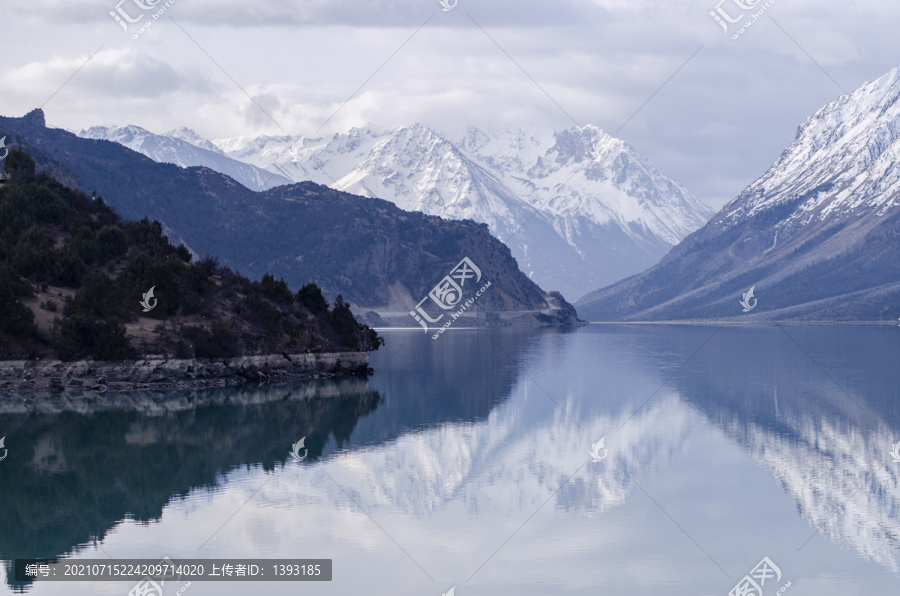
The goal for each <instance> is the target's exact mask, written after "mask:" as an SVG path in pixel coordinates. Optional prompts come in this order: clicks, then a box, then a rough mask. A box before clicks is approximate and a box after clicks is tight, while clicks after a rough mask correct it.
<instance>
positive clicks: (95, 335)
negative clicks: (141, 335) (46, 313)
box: [52, 313, 134, 360]
mask: <svg viewBox="0 0 900 596" xmlns="http://www.w3.org/2000/svg"><path fill="white" fill-rule="evenodd" d="M52 335H53V343H54V345H55V346H56V348H57V350H59V354H60V357H61V358H63V359H64V360H73V359H76V358H83V357H85V356H93V357H95V358H98V359H101V360H125V359H128V358H132V357H134V351H133V350H132V348H131V346H130V345H129V344H128V338H127V337H126V336H125V326H124V325H122V324H121V323H120V322H119V320H118V319H116V318H115V317H110V318H106V319H95V318H92V317H91V316H89V315H86V314H83V313H75V314H74V315H72V316H70V317H65V318H64V319H63V320H62V321H60V322H58V323H56V324H54V329H53V334H52Z"/></svg>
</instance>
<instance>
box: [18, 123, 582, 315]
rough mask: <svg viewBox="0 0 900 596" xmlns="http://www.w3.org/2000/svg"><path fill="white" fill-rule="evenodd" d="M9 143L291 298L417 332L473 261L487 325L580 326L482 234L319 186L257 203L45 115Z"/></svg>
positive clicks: (237, 189) (213, 175)
mask: <svg viewBox="0 0 900 596" xmlns="http://www.w3.org/2000/svg"><path fill="white" fill-rule="evenodd" d="M2 135H6V136H7V146H9V147H14V146H21V147H22V148H23V149H26V150H27V151H29V152H30V153H32V155H34V157H35V160H36V161H37V162H38V166H39V167H40V168H43V169H46V170H48V171H51V172H54V171H55V172H57V173H58V174H59V175H60V178H61V179H63V180H68V181H69V183H70V184H71V183H73V181H74V182H75V183H77V185H78V186H79V187H80V188H81V189H82V190H84V191H85V192H87V193H91V192H96V193H97V194H98V195H101V196H102V197H103V199H104V200H105V201H106V202H107V203H108V204H110V205H112V206H113V207H115V208H116V210H117V211H118V212H119V213H120V214H121V215H122V216H123V217H125V218H127V219H132V220H134V219H141V218H143V217H149V218H152V219H157V220H159V221H160V222H162V223H163V225H164V230H165V232H166V234H168V236H169V238H170V239H171V240H172V241H173V242H174V243H176V244H177V243H178V242H183V243H184V244H185V245H187V247H188V248H189V249H190V250H191V251H193V252H194V253H195V254H199V255H201V256H202V255H205V254H212V255H216V256H218V257H220V258H221V259H222V264H223V265H228V266H230V267H231V268H233V269H238V270H240V272H241V273H243V274H245V275H250V276H252V277H255V278H259V277H261V276H262V275H263V274H265V273H266V272H271V273H273V274H275V275H276V276H283V277H284V279H285V281H287V282H288V284H289V285H290V286H291V287H292V288H293V289H295V290H296V289H298V288H299V287H301V286H302V285H304V284H306V283H307V282H310V281H314V282H315V283H317V284H318V285H319V286H320V287H321V288H322V289H323V292H324V294H325V296H326V298H328V299H329V300H334V299H335V297H336V296H337V295H338V294H342V295H343V298H344V300H346V301H347V302H350V303H351V304H352V305H353V306H354V312H357V313H363V314H364V313H365V309H366V308H371V309H372V310H373V311H375V313H379V312H380V313H384V314H385V315H389V314H393V315H396V317H397V319H398V320H399V321H402V322H403V324H405V325H410V324H411V325H413V326H416V325H417V323H416V322H415V321H414V320H413V319H412V317H410V315H409V312H410V311H411V310H413V308H414V307H415V306H416V304H417V303H419V301H420V300H422V299H425V298H427V297H428V295H429V292H430V291H431V290H432V289H433V288H435V286H436V284H438V283H440V282H441V280H442V279H443V278H444V277H445V276H448V275H449V274H450V272H451V270H452V269H453V268H454V267H456V266H457V265H458V264H459V263H460V262H461V260H462V259H463V258H464V257H468V258H469V259H470V260H471V262H472V263H474V264H476V265H477V266H478V267H479V268H480V273H481V276H482V278H483V281H482V283H485V282H487V281H490V282H491V284H492V285H491V287H490V291H487V292H485V294H484V296H483V297H481V298H480V299H479V301H478V304H477V305H476V306H474V307H473V308H472V310H473V311H480V312H481V313H482V318H484V317H485V315H484V313H485V312H493V313H498V315H497V316H498V317H499V318H501V319H502V318H512V319H516V320H517V322H520V323H525V324H528V323H530V324H546V325H559V324H570V323H574V322H576V316H575V311H574V309H573V308H572V307H571V306H570V305H568V304H567V303H566V302H565V301H564V300H563V299H562V297H561V296H560V295H558V294H556V295H551V294H545V293H544V292H543V291H542V290H541V289H540V288H539V287H538V286H537V285H536V284H535V283H534V282H532V281H531V280H530V279H528V278H527V277H526V276H525V275H524V274H523V273H522V272H521V271H519V269H518V267H517V265H516V261H515V259H513V258H512V255H511V254H510V252H509V249H508V248H507V247H506V246H504V245H503V244H502V243H501V242H499V241H498V240H496V239H495V238H493V237H491V235H490V234H489V233H488V229H487V226H485V225H483V224H477V223H475V222H472V221H451V220H445V219H441V218H439V217H434V216H429V215H425V214H422V213H410V212H407V211H403V210H401V209H399V208H398V207H396V206H395V205H393V204H392V203H389V202H387V201H381V200H376V199H368V198H364V197H359V196H355V195H352V194H348V193H345V192H339V191H336V190H332V189H330V188H327V187H324V186H321V185H318V184H315V183H313V182H304V183H302V184H294V185H289V186H280V187H277V188H275V189H270V190H268V191H265V192H259V193H257V192H253V191H251V190H249V189H247V188H246V187H244V186H243V185H241V184H239V183H237V182H235V180H233V179H232V178H230V177H228V176H225V175H223V174H220V173H218V172H215V171H213V170H211V169H208V168H196V167H191V168H187V169H185V168H180V167H177V166H174V165H169V164H160V163H156V162H154V161H153V160H151V159H148V158H147V157H145V156H143V155H140V154H138V153H136V152H134V151H132V150H130V149H128V148H126V147H123V146H122V145H120V144H117V143H111V142H108V141H102V140H91V139H85V138H80V137H78V136H76V135H74V134H72V133H70V132H66V131H64V130H60V129H53V128H47V127H46V125H45V120H44V113H43V112H42V111H41V110H34V111H32V112H31V113H29V114H27V115H26V116H24V117H22V118H0V136H2ZM466 298H469V296H468V295H467V296H466ZM448 301H449V300H448ZM360 308H362V310H360ZM368 320H370V321H373V317H370V318H369V319H368ZM373 322H378V321H377V320H374V321H373Z"/></svg>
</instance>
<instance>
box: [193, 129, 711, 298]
mask: <svg viewBox="0 0 900 596" xmlns="http://www.w3.org/2000/svg"><path fill="white" fill-rule="evenodd" d="M215 143H216V144H217V146H218V147H219V148H220V149H221V150H222V151H224V152H225V154H227V155H228V156H230V157H232V158H234V159H236V160H240V161H244V162H247V163H251V164H253V165H256V166H258V167H260V168H267V169H271V168H273V167H274V168H276V169H277V170H278V171H279V172H282V173H284V174H285V175H288V176H290V177H291V178H293V179H294V180H312V181H314V182H318V183H319V184H324V185H327V186H331V187H333V188H339V189H341V190H344V191H348V192H353V193H355V194H359V195H362V196H367V197H378V198H382V199H386V200H389V201H391V202H393V203H395V204H396V205H398V206H399V207H401V208H403V209H407V210H410V211H421V212H423V213H428V214H430V215H439V216H441V217H447V218H451V219H467V218H468V219H473V220H475V221H478V222H482V223H486V224H488V226H489V228H490V230H491V233H492V234H493V235H494V236H495V237H496V238H499V239H500V240H502V241H504V242H505V243H506V244H507V245H508V246H509V247H510V249H511V250H512V253H513V256H514V257H515V258H516V260H517V261H518V263H519V265H520V267H521V268H522V270H523V271H525V272H526V273H527V274H528V275H529V277H531V278H532V279H533V280H535V281H536V282H538V283H539V284H541V285H542V286H544V287H547V288H552V289H557V290H559V291H561V292H562V293H563V294H564V295H566V296H567V297H570V298H575V297H578V296H581V295H582V294H584V293H586V292H588V291H590V290H592V289H594V288H596V287H598V286H601V285H604V284H608V283H612V282H614V281H617V280H619V279H621V278H623V277H625V276H627V275H631V274H633V273H636V272H638V271H641V270H643V269H645V268H646V267H649V266H651V265H652V264H654V263H656V262H657V261H658V260H659V259H660V258H661V257H662V256H663V255H664V254H665V253H666V252H667V251H668V250H669V249H670V248H671V247H672V246H673V245H675V244H676V243H677V242H678V241H679V240H681V239H682V238H684V236H686V235H687V234H689V233H690V232H692V231H694V230H696V229H697V228H698V227H699V226H701V225H703V223H704V222H705V221H706V220H707V219H708V218H709V217H710V216H711V215H712V213H713V212H712V210H711V209H710V208H709V207H708V206H706V205H705V204H703V203H701V202H700V201H698V200H697V199H695V198H694V197H693V196H691V195H690V193H688V192H687V191H686V190H685V189H684V188H682V187H681V186H679V185H678V184H677V183H675V182H673V181H672V180H670V179H669V178H667V177H666V176H664V175H663V174H661V173H660V172H659V171H657V170H656V169H655V168H654V167H653V166H652V165H651V164H650V163H649V162H648V161H647V160H646V159H645V158H644V157H643V156H641V155H640V154H638V153H637V152H636V151H635V150H634V149H633V148H631V147H630V146H628V145H627V144H626V143H624V142H622V141H621V140H618V139H615V138H613V137H610V136H609V135H607V134H605V133H604V132H603V131H601V130H599V129H597V128H596V127H593V126H586V127H583V128H573V129H570V130H564V131H561V132H544V133H526V132H525V131H522V130H518V131H511V130H494V129H488V130H484V131H483V130H480V129H477V128H470V129H468V130H467V131H466V133H465V134H464V135H463V136H461V137H460V138H449V137H446V136H443V135H441V134H439V133H438V132H436V131H434V130H432V129H430V128H428V127H426V126H423V125H421V124H413V125H411V126H408V127H398V128H395V129H393V130H389V131H387V132H379V131H375V130H373V129H372V128H370V127H365V128H354V129H352V130H351V131H350V132H348V133H346V134H336V135H334V136H333V137H331V138H330V139H324V138H305V137H291V136H262V137H256V138H231V139H221V140H217V141H215ZM210 167H213V169H215V167H214V166H210Z"/></svg>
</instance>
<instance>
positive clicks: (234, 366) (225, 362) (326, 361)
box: [0, 352, 371, 393]
mask: <svg viewBox="0 0 900 596" xmlns="http://www.w3.org/2000/svg"><path fill="white" fill-rule="evenodd" d="M370 370H371V369H369V353H368V352H316V353H301V354H263V355H256V356H241V357H237V358H222V359H215V358H192V359H175V358H165V357H163V356H158V357H153V356H150V357H146V358H141V359H138V360H123V361H122V362H108V361H98V360H73V361H71V362H64V361H62V360H0V391H2V392H31V391H49V392H57V393H61V392H64V391H73V390H74V391H85V390H87V391H94V392H98V393H102V392H106V391H108V390H109V391H113V390H114V391H122V390H136V389H191V388H202V387H234V386H238V385H243V384H246V383H268V382H270V381H272V382H281V381H308V380H312V379H323V378H334V377H345V376H351V375H367V374H368V373H369V372H370Z"/></svg>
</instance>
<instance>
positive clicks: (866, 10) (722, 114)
mask: <svg viewBox="0 0 900 596" xmlns="http://www.w3.org/2000/svg"><path fill="white" fill-rule="evenodd" d="M132 1H133V0H126V2H132ZM716 4H717V0H716V1H709V2H707V1H706V0H670V1H669V2H665V3H662V2H658V0H595V1H593V2H591V1H575V0H563V1H560V2H556V1H554V2H548V1H538V0H519V1H513V0H496V1H493V2H484V1H482V2H475V1H473V0H459V4H458V5H457V8H456V9H454V10H452V11H449V12H442V11H441V10H440V5H439V4H438V2H437V0H433V1H432V0H395V1H385V0H380V1H379V0H376V1H373V2H364V3H363V2H358V1H354V2H350V1H349V0H346V1H337V2H335V1H326V0H313V1H309V0H304V1H302V2H301V1H298V2H275V1H268V2H252V3H251V2H246V1H243V0H242V1H240V2H237V1H234V0H224V1H217V2H213V1H212V0H176V2H175V3H174V4H173V5H172V6H171V7H170V8H169V9H168V11H167V12H166V17H168V16H171V17H172V18H174V19H175V20H176V21H177V23H178V25H180V26H181V27H182V28H183V29H184V31H185V32H187V34H188V35H190V37H191V38H193V40H194V41H196V44H199V46H200V47H199V48H198V46H197V45H195V43H194V41H191V39H189V38H188V37H187V36H186V35H185V33H184V32H182V30H181V29H179V28H178V27H176V26H175V24H174V23H172V22H171V21H170V20H168V19H167V18H165V17H164V18H162V19H160V20H159V21H158V22H156V23H154V26H153V27H152V28H151V29H150V30H149V31H147V32H146V33H145V34H144V35H142V36H141V37H140V38H139V39H137V40H131V39H130V37H129V36H128V35H125V34H124V33H123V31H122V30H121V29H120V28H119V26H118V25H117V24H116V23H115V22H114V21H113V19H112V18H111V17H110V16H109V14H108V13H109V11H110V10H112V9H113V8H114V7H115V5H116V2H106V1H100V2H98V1H88V2H82V3H78V4H77V5H76V4H74V3H71V2H59V1H56V0H43V1H41V0H38V1H35V2H30V3H28V4H25V3H16V4H13V5H12V6H8V7H6V6H5V7H4V16H5V19H4V23H2V24H0V34H2V35H3V36H4V39H5V40H6V42H7V43H6V47H5V49H6V53H5V54H4V62H3V65H2V66H0V84H2V88H3V89H4V94H3V96H4V105H5V106H6V107H5V108H4V109H5V110H7V113H8V114H10V115H15V114H21V113H24V112H26V111H28V110H29V109H31V108H33V107H36V106H37V105H40V104H41V103H42V102H43V101H45V100H46V98H47V97H48V96H49V95H50V94H51V93H52V92H53V91H54V90H55V89H56V88H57V87H58V86H59V85H60V84H61V83H62V82H63V81H64V80H65V79H66V78H67V77H68V76H70V75H71V74H72V72H74V71H75V69H76V68H77V67H78V66H79V65H80V64H81V63H82V62H83V61H84V59H85V58H86V57H87V56H88V55H90V53H91V52H93V51H94V50H95V49H96V48H97V47H98V46H99V45H100V44H101V43H103V44H105V45H104V48H103V50H102V51H101V52H100V53H98V55H97V56H96V57H95V58H94V60H92V61H91V62H90V63H89V64H88V65H87V66H85V67H84V69H82V71H81V72H79V73H78V75H76V76H75V77H74V78H73V79H72V80H71V82H69V83H68V84H67V85H66V86H65V87H64V89H63V90H62V91H61V92H60V93H59V94H58V95H57V96H56V97H55V98H54V99H53V101H52V102H51V103H50V104H48V106H47V114H48V119H49V121H50V122H51V123H53V124H55V125H59V126H64V127H67V128H83V127H87V126H91V125H94V124H101V123H107V124H113V123H114V124H128V123H134V124H138V125H141V126H144V127H146V128H149V129H151V130H155V131H157V132H162V131H165V130H169V129H171V128H174V127H176V126H189V127H192V128H195V129H196V130H197V131H198V132H200V133H201V134H203V135H205V136H209V137H222V136H231V135H247V136H252V135H256V134H282V133H281V130H279V128H278V127H277V126H275V125H274V124H273V123H272V122H271V120H270V119H269V118H268V117H267V116H266V115H265V114H263V113H262V112H261V111H260V110H259V108H258V107H257V106H256V105H254V104H253V103H252V102H251V101H250V100H249V99H248V98H247V96H246V95H245V94H244V92H243V91H241V90H240V89H239V88H238V87H237V86H236V85H235V84H234V83H233V82H232V81H231V80H230V79H234V80H235V81H237V82H238V84H239V85H240V86H241V87H243V89H244V90H246V92H247V93H249V94H250V95H251V96H252V97H253V98H254V99H255V100H256V101H257V102H258V103H259V104H260V105H262V106H263V108H264V109H265V111H266V112H269V114H271V115H272V116H273V117H274V118H275V120H276V121H278V123H279V124H281V125H282V126H283V127H284V128H285V129H286V130H287V131H288V132H290V133H292V134H307V135H312V134H315V132H316V130H317V129H318V128H319V127H320V126H322V124H323V123H324V122H325V121H326V120H327V119H328V118H329V117H330V116H331V115H332V114H333V113H334V112H335V111H336V110H338V108H341V106H343V107H342V108H341V110H340V112H339V113H338V114H337V115H336V116H335V117H334V118H333V119H332V120H331V121H330V122H329V123H328V125H327V126H326V127H324V128H323V129H322V130H321V131H320V132H319V133H318V135H323V134H330V133H331V132H334V131H336V130H346V129H347V128H349V127H350V126H358V125H362V124H365V123H367V122H371V123H373V124H374V125H376V126H378V127H386V126H393V125H399V124H409V123H411V122H413V121H420V122H423V123H425V124H428V125H431V126H434V127H436V128H439V129H441V130H445V131H451V130H453V129H458V128H459V127H462V126H464V125H468V124H475V125H481V126H485V125H499V126H512V127H518V126H521V127H530V126H534V127H541V128H553V127H555V128H563V127H568V126H571V125H572V123H571V121H570V120H569V116H567V114H568V115H570V116H571V118H572V119H574V120H575V121H576V122H578V123H579V124H588V123H590V124H595V125H597V126H600V127H601V128H603V129H604V130H606V131H607V132H610V133H615V131H616V129H618V128H619V127H620V126H622V124H623V123H624V122H625V121H626V120H628V118H629V117H631V116H632V115H633V114H634V113H635V111H636V110H639V111H638V112H637V114H635V115H634V116H633V117H632V118H631V119H630V120H628V122H627V124H626V125H625V126H624V127H622V128H621V130H620V131H619V132H618V133H617V136H619V137H621V138H623V139H625V140H626V141H628V142H629V143H630V144H632V145H633V146H634V147H635V148H637V149H638V150H639V151H641V152H643V153H645V154H646V155H647V156H648V157H649V158H650V159H651V160H652V161H653V162H654V163H655V164H656V165H657V166H658V167H659V168H660V169H661V170H662V171H664V172H666V173H668V174H669V175H671V176H673V177H674V178H675V179H677V180H678V181H679V182H681V183H682V184H684V185H685V186H686V187H687V188H688V189H690V190H691V191H692V192H694V193H695V194H697V195H698V196H699V197H700V198H701V199H704V200H706V201H707V202H709V203H710V204H713V205H715V206H720V205H722V204H724V203H725V202H726V201H728V200H730V199H731V198H732V197H733V196H734V195H736V194H737V193H738V192H740V190H742V188H743V186H744V185H746V184H747V183H748V182H750V181H752V180H753V179H754V178H755V177H757V176H759V175H760V174H762V173H763V171H764V170H765V169H766V168H767V167H768V166H769V165H770V164H771V163H772V162H773V161H774V160H775V159H776V158H777V157H778V155H779V154H780V153H781V151H782V150H783V149H784V147H785V146H786V145H787V144H788V143H790V142H791V140H792V139H793V136H794V131H795V129H796V127H797V125H798V124H800V122H802V120H803V119H805V118H806V117H807V116H808V115H809V114H811V113H812V112H813V111H815V110H816V109H818V108H819V107H820V106H821V105H823V104H824V103H826V102H827V101H830V100H831V99H834V98H835V97H836V96H837V95H838V94H840V92H841V91H840V89H839V88H838V86H837V85H835V84H834V83H833V82H832V81H831V80H830V79H829V76H830V77H833V78H834V79H835V81H837V82H838V84H839V85H840V86H841V87H843V88H845V89H847V90H848V91H850V90H852V89H854V88H856V87H857V86H858V85H860V84H861V83H862V82H864V81H866V80H871V79H874V78H876V77H878V76H880V75H881V74H883V73H884V72H886V71H887V70H888V69H890V68H891V67H893V66H895V65H896V62H897V59H896V58H895V57H896V56H898V55H900V52H898V50H900V41H898V40H897V38H896V35H895V29H896V25H897V23H898V22H900V4H896V3H890V2H888V1H887V0H883V1H881V2H878V1H874V0H872V1H868V2H839V1H837V0H828V1H813V0H792V1H791V2H787V1H786V0H776V2H775V3H774V4H773V5H772V7H771V9H769V10H768V11H767V12H766V14H765V16H764V17H763V18H761V19H759V20H758V22H755V23H754V24H753V26H752V27H751V28H750V29H749V30H748V31H747V32H746V33H745V34H744V35H743V36H742V37H741V38H740V39H738V40H732V39H731V38H730V37H729V36H727V35H725V34H723V32H722V30H721V29H720V28H719V26H718V25H717V24H716V22H715V21H714V20H713V19H712V18H711V17H710V16H709V12H710V10H712V9H714V8H715V6H716ZM123 6H124V5H123ZM429 17H431V20H430V21H429V22H428V24H427V25H426V26H425V27H424V28H422V30H421V31H419V32H418V33H417V34H415V35H414V36H413V33H414V32H415V31H416V29H417V28H418V27H419V26H421V25H422V23H424V22H425V21H426V19H428V18H429ZM469 17H471V19H470V18H469ZM770 17H771V18H770ZM773 18H774V19H775V21H777V23H778V25H781V26H782V27H783V28H784V30H785V31H786V32H787V35H786V34H785V33H784V32H782V31H781V30H780V29H779V27H778V26H776V23H775V21H773V20H772V19H773ZM472 19H474V21H476V22H477V23H478V25H480V26H481V27H483V29H484V31H482V30H481V29H479V27H478V26H476V25H475V24H473V21H472ZM9 23H12V29H10V30H8V31H7V30H6V29H7V27H8V24H9ZM411 36H412V38H411V39H410V37H411ZM488 36H490V38H489V37H488ZM791 38H793V41H792V39H791ZM795 41H796V43H795ZM495 42H496V44H499V45H500V48H498V47H497V45H496V44H495ZM404 44H405V45H404ZM797 44H800V47H798V45H797ZM701 45H702V46H703V49H702V50H701V51H700V52H699V53H698V54H697V55H696V56H695V57H694V58H693V59H692V60H691V61H690V62H689V63H688V64H686V65H684V67H683V68H682V69H681V71H680V72H679V73H678V74H677V75H676V76H674V77H673V78H672V79H671V80H670V81H669V82H668V83H667V84H665V85H664V86H663V87H662V88H661V89H660V85H662V84H663V82H664V81H666V79H667V78H669V77H670V76H671V75H672V73H673V72H674V71H675V70H676V69H678V68H679V67H680V66H681V65H682V63H683V62H684V61H685V60H686V59H687V57H688V56H690V55H691V53H693V52H694V51H695V50H697V48H699V47H700V46H701ZM401 46H403V47H402V49H400V50H399V51H398V48H401ZM201 48H202V50H201ZM501 48H502V49H501ZM204 52H205V53H204ZM395 52H396V55H395V56H394V57H393V58H390V57H391V56H392V55H393V54H394V53H395ZM206 54H208V55H209V57H208V56H207V55H206ZM507 54H508V56H507ZM807 54H808V55H807ZM809 56H811V57H812V58H813V59H814V60H815V62H814V61H813V60H811V59H810V57H809ZM210 57H211V58H210ZM510 57H511V58H512V59H510ZM389 58H390V59H389ZM213 60H214V61H215V63H213ZM816 62H817V63H818V65H820V66H821V67H822V68H824V69H825V70H826V71H827V73H828V75H829V76H826V75H825V74H823V72H822V70H820V68H819V66H817V64H816ZM217 64H218V66H217ZM220 67H221V69H224V73H223V72H222V70H220ZM379 69H380V70H379ZM523 69H524V71H525V72H523ZM376 71H377V74H375V73H376ZM226 73H227V74H226ZM370 77H371V80H369V82H368V83H366V84H365V85H364V86H363V87H362V89H360V90H359V92H358V93H357V94H356V95H355V96H354V97H353V99H352V100H350V101H349V102H348V103H346V105H344V103H345V102H346V101H347V100H348V98H350V97H351V95H352V94H353V93H354V92H356V91H357V89H359V87H360V85H362V84H363V83H364V82H365V81H366V80H367V79H369V78H370ZM531 79H534V81H536V82H537V83H538V84H539V85H540V87H541V88H543V91H542V90H541V89H540V88H538V87H537V85H536V84H535V82H534V81H532V80H531ZM544 92H546V93H547V94H549V95H550V97H551V98H552V99H551V98H548V97H547V95H546V94H545V93H544ZM654 93H655V95H654ZM651 96H653V97H652V99H649V101H647V100H648V98H650V97H651ZM644 102H647V103H646V105H644V106H643V107H641V106H642V104H644ZM556 104H559V106H561V107H562V109H560V108H559V107H557V105H556ZM639 108H640V109H639Z"/></svg>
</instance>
